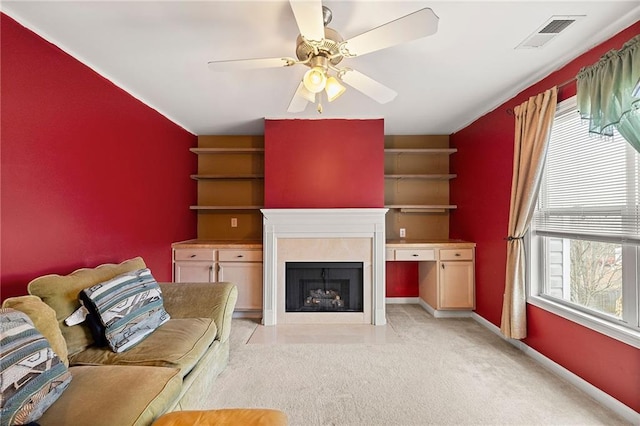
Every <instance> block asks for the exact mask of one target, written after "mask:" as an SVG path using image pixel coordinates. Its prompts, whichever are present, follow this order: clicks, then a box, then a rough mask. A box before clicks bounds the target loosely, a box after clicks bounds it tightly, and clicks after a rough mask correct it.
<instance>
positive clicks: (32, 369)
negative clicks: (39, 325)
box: [0, 308, 71, 426]
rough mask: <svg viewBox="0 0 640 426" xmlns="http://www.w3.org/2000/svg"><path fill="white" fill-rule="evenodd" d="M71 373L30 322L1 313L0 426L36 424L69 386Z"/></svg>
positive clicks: (7, 310) (12, 312)
mask: <svg viewBox="0 0 640 426" xmlns="http://www.w3.org/2000/svg"><path fill="white" fill-rule="evenodd" d="M70 382H71V373H69V370H68V369H67V366H66V365H64V363H63V362H62V361H61V360H60V358H59V357H58V355H56V353H55V352H53V349H51V346H50V345H49V342H48V341H47V339H45V338H44V336H43V335H42V334H40V332H39V331H38V330H36V328H35V327H34V325H33V322H31V319H30V318H29V317H28V316H27V315H26V314H24V313H23V312H20V311H18V310H15V309H12V308H1V309H0V385H1V387H2V396H1V398H0V403H1V407H0V425H2V426H5V425H14V424H19V425H22V424H27V423H30V422H34V421H36V420H38V419H39V418H40V417H41V416H42V414H43V413H44V412H45V411H46V409H47V408H49V407H50V406H51V405H52V404H53V403H54V402H55V401H56V400H57V399H58V398H59V397H60V395H61V394H62V392H63V391H64V390H65V389H66V388H67V386H69V383H70Z"/></svg>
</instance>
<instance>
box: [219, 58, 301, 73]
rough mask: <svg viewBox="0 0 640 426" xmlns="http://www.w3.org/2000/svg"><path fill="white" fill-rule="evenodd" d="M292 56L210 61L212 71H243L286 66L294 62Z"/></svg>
mask: <svg viewBox="0 0 640 426" xmlns="http://www.w3.org/2000/svg"><path fill="white" fill-rule="evenodd" d="M295 63H296V61H295V60H294V59H292V58H264V59H232V60H230V61H210V62H208V64H209V69H210V70H212V71H244V70H252V69H258V68H278V67H288V66H291V65H293V64H295Z"/></svg>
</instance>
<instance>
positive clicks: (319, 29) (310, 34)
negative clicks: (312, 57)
mask: <svg viewBox="0 0 640 426" xmlns="http://www.w3.org/2000/svg"><path fill="white" fill-rule="evenodd" d="M289 4H290V5H291V10H293V15H294V16H295V17H296V22H297V23H298V29H299V30H300V34H302V36H303V37H304V38H306V39H307V40H314V41H321V40H322V39H324V21H323V20H322V1H321V0H289Z"/></svg>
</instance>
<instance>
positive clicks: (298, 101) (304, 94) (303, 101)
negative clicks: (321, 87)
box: [287, 82, 315, 112]
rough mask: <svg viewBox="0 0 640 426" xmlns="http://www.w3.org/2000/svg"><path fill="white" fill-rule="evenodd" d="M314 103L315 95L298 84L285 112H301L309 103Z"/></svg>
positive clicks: (301, 83)
mask: <svg viewBox="0 0 640 426" xmlns="http://www.w3.org/2000/svg"><path fill="white" fill-rule="evenodd" d="M314 101H315V93H311V92H309V91H308V90H307V89H306V88H305V87H304V83H303V82H300V84H299V85H298V88H297V89H296V93H295V94H294V95H293V98H291V102H290V103H289V108H287V112H302V111H304V110H305V108H306V107H307V104H308V103H309V102H314Z"/></svg>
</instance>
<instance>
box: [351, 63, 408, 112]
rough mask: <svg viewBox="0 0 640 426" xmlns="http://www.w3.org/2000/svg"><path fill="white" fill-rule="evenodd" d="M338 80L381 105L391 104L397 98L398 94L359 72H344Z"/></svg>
mask: <svg viewBox="0 0 640 426" xmlns="http://www.w3.org/2000/svg"><path fill="white" fill-rule="evenodd" d="M340 79H341V80H342V81H344V82H345V83H347V84H348V85H349V86H351V87H353V88H354V89H356V90H357V91H359V92H362V93H364V94H365V95H367V96H369V97H370V98H371V99H373V100H376V101H378V102H379V103H381V104H386V103H387V102H391V101H392V100H393V99H394V98H395V97H396V96H398V93H397V92H396V91H395V90H391V89H389V88H388V87H387V86H385V85H384V84H382V83H378V82H377V81H375V80H374V79H372V78H371V77H367V76H366V75H364V74H362V73H361V72H358V71H355V70H347V71H345V72H344V74H342V76H341V77H340Z"/></svg>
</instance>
